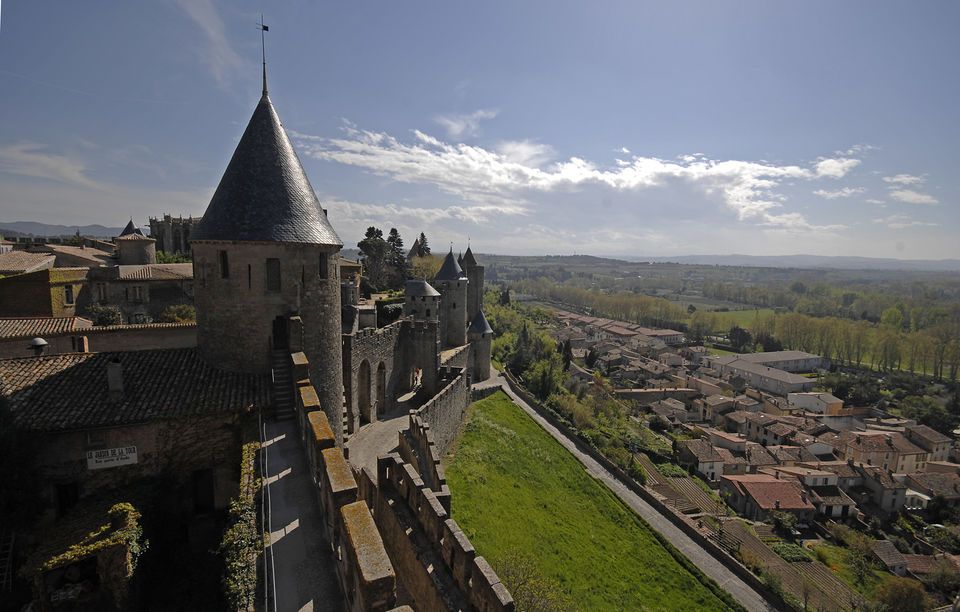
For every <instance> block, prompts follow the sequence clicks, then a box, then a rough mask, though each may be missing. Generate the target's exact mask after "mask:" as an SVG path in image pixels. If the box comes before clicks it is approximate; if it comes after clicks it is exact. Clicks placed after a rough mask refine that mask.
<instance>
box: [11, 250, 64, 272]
mask: <svg viewBox="0 0 960 612" xmlns="http://www.w3.org/2000/svg"><path fill="white" fill-rule="evenodd" d="M55 259H56V258H55V257H54V256H53V255H52V254H50V253H29V252H27V251H10V252H9V253H0V276H8V275H11V274H23V273H24V272H32V271H34V270H40V269H42V268H44V267H47V268H49V267H51V266H53V262H54V260H55Z"/></svg>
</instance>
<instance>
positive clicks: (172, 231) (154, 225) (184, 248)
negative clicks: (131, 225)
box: [149, 215, 201, 255]
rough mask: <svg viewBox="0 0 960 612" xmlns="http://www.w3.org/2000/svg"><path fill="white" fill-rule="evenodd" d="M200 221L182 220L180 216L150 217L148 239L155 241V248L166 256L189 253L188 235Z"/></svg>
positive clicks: (187, 218)
mask: <svg viewBox="0 0 960 612" xmlns="http://www.w3.org/2000/svg"><path fill="white" fill-rule="evenodd" d="M200 221H201V219H200V218H196V217H186V218H184V217H183V216H182V215H181V216H179V217H174V216H171V215H163V217H161V218H159V219H157V218H156V217H150V220H149V222H150V237H151V238H153V239H154V240H156V243H157V248H158V249H159V250H161V251H163V252H164V253H166V254H168V255H175V254H177V253H189V252H190V235H191V234H192V233H193V231H194V229H195V227H196V225H197V224H199V223H200Z"/></svg>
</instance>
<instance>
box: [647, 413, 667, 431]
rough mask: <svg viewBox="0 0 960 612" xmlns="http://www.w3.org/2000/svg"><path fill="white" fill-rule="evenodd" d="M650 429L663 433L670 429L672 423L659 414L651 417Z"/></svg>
mask: <svg viewBox="0 0 960 612" xmlns="http://www.w3.org/2000/svg"><path fill="white" fill-rule="evenodd" d="M650 429H652V430H653V431H656V432H660V433H662V432H664V431H666V430H668V429H670V423H669V422H668V421H667V419H665V418H663V417H662V416H660V415H659V414H657V415H654V416H653V418H652V419H650Z"/></svg>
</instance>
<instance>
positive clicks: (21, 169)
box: [0, 142, 101, 189]
mask: <svg viewBox="0 0 960 612" xmlns="http://www.w3.org/2000/svg"><path fill="white" fill-rule="evenodd" d="M46 148H47V147H46V146H45V145H42V144H38V143H35V142H20V143H17V144H12V145H4V146H2V147H0V172H7V173H10V174H18V175H20V176H29V177H33V178H40V179H46V180H50V181H57V182H59V183H66V184H68V185H74V186H78V187H86V188H89V189H100V188H101V186H100V185H99V184H98V183H97V182H96V181H94V180H93V179H91V178H90V177H88V176H87V168H86V165H85V164H84V163H83V162H82V161H80V160H77V159H72V158H70V157H67V156H65V155H58V154H55V153H48V152H45V149H46Z"/></svg>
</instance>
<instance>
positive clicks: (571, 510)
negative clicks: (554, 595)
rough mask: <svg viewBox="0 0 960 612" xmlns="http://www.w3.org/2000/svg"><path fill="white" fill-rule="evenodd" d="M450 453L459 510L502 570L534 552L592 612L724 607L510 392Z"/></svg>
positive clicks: (473, 422) (477, 413) (479, 413)
mask: <svg viewBox="0 0 960 612" xmlns="http://www.w3.org/2000/svg"><path fill="white" fill-rule="evenodd" d="M468 419H469V420H468V423H467V425H466V427H465V431H464V433H463V435H462V437H461V439H460V440H459V443H458V444H457V446H456V450H455V455H454V456H453V457H452V458H449V457H448V461H450V464H449V465H448V466H447V471H446V474H447V481H448V483H449V485H450V489H451V492H452V495H453V516H454V518H455V519H456V520H457V522H458V523H459V524H460V526H461V528H463V530H464V532H465V533H466V534H467V535H468V536H469V537H470V540H471V541H472V542H473V544H474V546H475V547H476V548H477V551H478V553H479V554H482V555H484V556H485V557H487V559H488V560H490V562H491V564H492V565H493V566H494V568H496V567H497V563H498V560H499V559H500V558H501V556H502V555H503V554H504V552H505V551H509V550H511V549H519V550H529V551H532V552H533V554H534V555H535V556H536V557H537V560H538V562H539V565H540V569H541V571H542V572H543V573H544V574H545V575H547V576H549V577H551V578H554V579H555V580H557V581H558V582H560V583H561V585H562V586H563V588H564V589H565V590H566V591H567V592H568V593H570V594H571V595H572V596H573V598H574V600H575V601H576V602H577V604H578V606H579V607H580V608H582V609H584V610H599V609H603V610H725V609H728V607H727V606H726V605H725V604H724V603H723V602H722V601H720V599H718V598H717V597H716V596H715V595H714V594H713V593H712V592H711V591H710V590H709V589H708V588H707V587H706V586H704V585H703V584H701V583H700V582H699V581H698V580H697V579H696V578H695V577H694V575H693V574H691V573H690V572H689V571H688V570H686V569H684V568H683V567H682V566H681V565H680V564H679V563H678V562H677V561H676V560H675V559H674V558H673V557H672V556H671V555H670V553H669V552H668V551H667V550H666V549H665V548H663V546H661V545H660V543H659V542H658V541H657V540H656V538H655V536H654V535H653V533H652V532H651V531H650V528H649V527H648V526H647V525H646V524H645V523H644V522H643V521H641V520H640V519H639V518H638V517H637V516H636V515H635V514H634V513H633V512H632V511H630V510H629V509H628V508H627V507H626V506H625V505H624V504H623V503H622V502H621V501H620V500H619V499H618V498H617V497H616V496H614V495H613V494H612V493H611V492H610V491H609V490H608V489H607V488H606V487H605V486H603V485H602V484H600V483H599V482H597V481H596V480H595V479H593V478H592V477H590V476H589V475H588V474H587V473H586V472H585V471H584V469H583V467H582V466H581V465H580V463H579V462H577V460H576V459H575V458H574V457H573V456H572V455H570V454H569V453H568V452H567V451H566V450H565V449H564V448H563V447H562V446H560V444H558V443H557V442H556V441H555V440H554V439H553V438H551V437H550V436H549V435H548V434H547V433H546V432H544V431H543V430H542V429H541V428H540V427H539V426H538V425H537V424H536V423H535V422H534V421H533V420H532V419H530V418H529V417H528V416H527V415H526V414H524V413H523V412H522V411H521V410H520V409H519V408H518V407H516V406H515V405H514V404H513V403H512V402H510V400H509V398H507V396H506V395H504V394H503V393H497V394H496V395H493V396H491V397H490V398H488V399H486V400H483V401H481V402H478V403H476V404H474V405H473V406H472V407H471V409H470V414H469V416H468Z"/></svg>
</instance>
